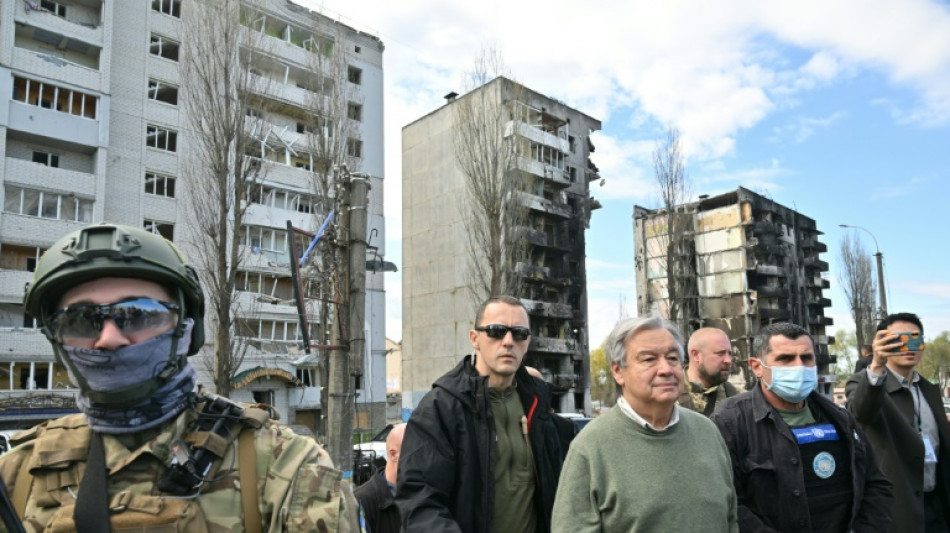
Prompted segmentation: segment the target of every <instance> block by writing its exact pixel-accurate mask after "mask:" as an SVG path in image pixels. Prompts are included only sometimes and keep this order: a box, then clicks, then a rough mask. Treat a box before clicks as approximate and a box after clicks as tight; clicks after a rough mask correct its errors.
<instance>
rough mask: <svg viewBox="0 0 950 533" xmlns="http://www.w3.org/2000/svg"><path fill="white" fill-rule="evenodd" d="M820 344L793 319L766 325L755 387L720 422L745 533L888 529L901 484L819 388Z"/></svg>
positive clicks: (759, 341) (731, 402)
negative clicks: (895, 484) (895, 488)
mask: <svg viewBox="0 0 950 533" xmlns="http://www.w3.org/2000/svg"><path fill="white" fill-rule="evenodd" d="M816 364H817V361H816V357H815V349H814V341H813V340H812V338H811V335H809V334H808V332H807V331H805V330H804V329H803V328H801V327H799V326H796V325H794V324H789V323H779V324H771V325H769V326H766V327H764V328H762V330H761V331H760V332H759V333H758V334H757V335H756V336H755V338H754V340H753V344H752V356H751V357H750V359H749V367H750V368H751V369H752V372H753V373H754V374H755V375H756V377H757V378H758V379H759V385H758V386H756V387H754V388H753V389H752V390H751V391H749V392H745V393H743V394H740V395H738V396H733V397H732V398H729V399H728V400H726V402H725V403H724V404H723V406H722V408H721V409H720V410H718V411H716V412H715V413H714V414H713V415H712V417H711V419H712V421H713V423H715V424H716V425H717V426H718V427H719V431H720V432H721V433H722V436H723V439H725V441H726V446H727V447H728V448H729V453H730V455H731V456H732V469H733V482H734V483H735V486H736V497H737V498H738V503H739V531H741V532H750V531H755V532H774V531H781V532H799V531H827V532H841V531H854V532H868V531H887V530H888V528H889V527H890V523H891V504H892V502H893V497H892V495H891V484H890V483H889V482H888V480H887V479H886V478H885V477H884V475H883V474H882V473H881V471H880V469H878V466H877V462H876V461H875V459H874V452H873V451H872V449H871V446H870V443H868V441H867V439H866V438H865V437H864V435H863V434H862V433H861V430H860V429H859V428H858V425H857V421H856V420H855V419H854V417H853V416H851V415H850V414H849V413H848V412H847V411H845V410H844V409H841V408H840V407H838V406H836V405H835V404H834V403H832V402H831V401H830V400H828V399H827V398H825V397H824V396H822V395H820V394H818V392H816V391H815V386H816V384H817V382H818V380H817V372H816Z"/></svg>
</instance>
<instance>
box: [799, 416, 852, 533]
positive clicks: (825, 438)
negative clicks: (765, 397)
mask: <svg viewBox="0 0 950 533" xmlns="http://www.w3.org/2000/svg"><path fill="white" fill-rule="evenodd" d="M812 412H813V413H815V414H816V415H818V416H817V418H818V420H817V422H815V423H814V424H808V425H806V426H796V427H793V428H791V429H792V434H793V435H794V436H795V439H796V440H797V441H798V451H799V454H800V455H801V460H802V474H803V475H804V477H805V493H806V494H807V495H808V512H809V514H810V515H811V528H812V531H828V532H840V531H847V529H848V524H849V523H850V522H851V504H852V501H853V491H854V487H853V486H852V476H851V455H850V453H849V452H848V444H847V442H846V441H845V440H844V439H843V438H842V437H841V436H840V435H839V434H838V431H839V430H838V428H836V427H835V426H834V425H833V424H831V423H830V422H828V421H827V418H825V417H824V416H823V414H822V413H821V410H820V409H814V410H813V411H812Z"/></svg>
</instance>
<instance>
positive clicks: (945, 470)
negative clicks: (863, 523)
mask: <svg viewBox="0 0 950 533" xmlns="http://www.w3.org/2000/svg"><path fill="white" fill-rule="evenodd" d="M886 376H887V377H886V378H885V380H884V383H883V384H882V385H881V386H878V387H872V386H871V383H870V381H869V380H868V375H867V372H866V371H861V372H856V373H854V374H852V375H851V377H850V378H848V383H847V385H846V387H845V394H846V395H847V397H848V409H849V410H850V411H851V412H852V413H854V416H855V418H857V419H858V422H859V423H860V424H861V426H862V427H863V428H864V432H865V433H866V434H867V436H868V440H870V441H871V445H872V446H873V447H874V453H875V455H876V456H877V458H878V461H879V462H880V464H881V470H883V471H884V475H886V476H887V477H888V478H889V479H890V480H891V483H893V485H894V488H893V491H894V498H895V501H894V523H893V525H892V526H891V531H895V532H900V533H906V532H914V531H921V532H922V531H924V493H923V486H924V443H923V441H922V440H921V438H920V434H919V433H918V432H917V424H916V422H915V421H914V398H913V397H912V396H911V391H910V390H908V389H906V388H904V387H902V386H901V384H900V382H899V381H898V380H897V379H895V377H894V376H893V375H891V373H890V372H887V374H886ZM918 386H919V387H920V392H921V394H922V399H923V400H925V401H926V402H927V405H928V406H930V410H931V411H933V414H934V418H935V419H936V420H937V430H938V432H939V434H940V451H939V452H938V456H937V486H936V488H935V489H934V490H935V491H936V493H937V496H938V501H939V502H940V503H941V504H942V505H943V509H944V514H945V515H946V516H950V424H948V423H947V417H946V416H945V415H944V410H943V402H942V401H941V400H940V390H939V389H938V388H937V386H936V385H934V384H932V383H930V382H929V381H927V380H926V379H924V378H923V377H921V378H920V381H919V382H918Z"/></svg>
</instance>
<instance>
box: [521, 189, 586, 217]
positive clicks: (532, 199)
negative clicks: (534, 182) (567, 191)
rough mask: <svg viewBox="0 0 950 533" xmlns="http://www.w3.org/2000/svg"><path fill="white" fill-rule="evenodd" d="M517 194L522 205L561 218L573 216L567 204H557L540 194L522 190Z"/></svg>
mask: <svg viewBox="0 0 950 533" xmlns="http://www.w3.org/2000/svg"><path fill="white" fill-rule="evenodd" d="M516 194H517V195H518V199H519V201H520V202H521V205H523V206H525V207H527V208H528V209H531V210H533V211H537V212H539V213H544V214H547V215H554V216H557V217H561V218H571V216H573V213H572V212H571V208H570V207H569V206H567V205H565V204H556V203H554V202H552V201H550V200H547V199H545V198H542V197H540V196H535V195H533V194H527V193H524V192H521V191H518V192H517V193H516Z"/></svg>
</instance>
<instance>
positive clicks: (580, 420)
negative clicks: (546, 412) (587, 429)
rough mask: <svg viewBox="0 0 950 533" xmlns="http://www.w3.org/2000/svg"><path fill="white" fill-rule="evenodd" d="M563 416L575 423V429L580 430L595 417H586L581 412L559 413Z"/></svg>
mask: <svg viewBox="0 0 950 533" xmlns="http://www.w3.org/2000/svg"><path fill="white" fill-rule="evenodd" d="M558 415H559V416H561V417H562V418H566V419H568V420H570V421H571V422H573V423H574V429H576V430H577V431H580V430H582V429H584V426H586V425H587V424H588V423H590V421H591V420H593V418H589V417H586V416H584V415H582V414H580V413H558Z"/></svg>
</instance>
